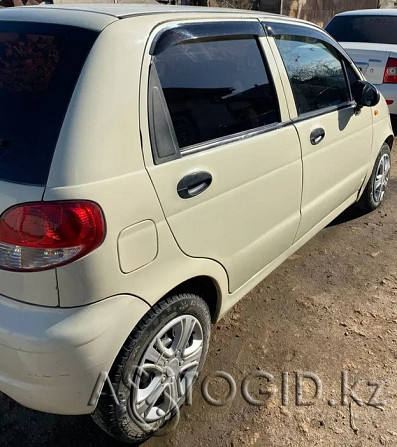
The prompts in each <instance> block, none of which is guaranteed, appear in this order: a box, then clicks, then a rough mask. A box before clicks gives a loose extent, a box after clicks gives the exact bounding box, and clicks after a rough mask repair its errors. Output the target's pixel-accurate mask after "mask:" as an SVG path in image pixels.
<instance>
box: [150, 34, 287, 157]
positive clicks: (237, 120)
mask: <svg viewBox="0 0 397 447" xmlns="http://www.w3.org/2000/svg"><path fill="white" fill-rule="evenodd" d="M153 63H154V67H155V69H156V73H157V76H158V79H159V82H160V85H161V89H162V92H163V95H164V98H165V102H166V105H167V108H168V111H169V115H170V118H171V121H172V126H173V129H174V131H175V136H176V140H177V143H178V146H179V148H180V149H183V148H186V147H189V146H193V145H197V144H199V143H203V142H207V141H211V140H214V139H218V138H222V137H226V136H229V135H233V134H238V133H240V132H244V131H247V130H250V129H256V128H260V127H261V126H266V125H269V124H273V123H276V122H278V121H279V109H278V102H277V99H276V94H275V91H274V88H273V85H272V83H271V82H270V80H269V77H268V75H267V72H266V68H265V64H264V61H263V58H262V55H261V52H260V50H259V47H258V43H257V41H256V39H255V38H254V37H247V36H241V37H232V38H230V37H229V38H227V39H221V38H219V39H215V40H209V39H202V40H200V39H199V40H196V41H195V40H190V41H185V42H181V43H178V44H177V45H174V46H170V47H168V48H166V49H165V50H164V51H162V52H161V53H160V54H157V55H155V56H153Z"/></svg>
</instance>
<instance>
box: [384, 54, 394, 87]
mask: <svg viewBox="0 0 397 447" xmlns="http://www.w3.org/2000/svg"><path fill="white" fill-rule="evenodd" d="M383 83H384V84H397V59H396V58H394V57H389V60H388V61H387V64H386V68H385V74H384V75H383Z"/></svg>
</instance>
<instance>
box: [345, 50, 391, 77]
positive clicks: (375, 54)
mask: <svg viewBox="0 0 397 447" xmlns="http://www.w3.org/2000/svg"><path fill="white" fill-rule="evenodd" d="M340 44H341V45H342V47H343V48H344V49H345V50H346V52H347V53H348V54H349V56H350V57H351V58H352V59H353V61H354V63H355V64H356V65H357V67H358V68H359V69H360V70H361V71H362V73H363V75H364V76H365V78H366V79H367V80H368V81H369V82H372V83H373V84H382V82H383V77H384V74H385V69H386V64H387V61H388V60H389V58H391V57H392V58H396V57H397V45H382V47H381V46H380V45H379V44H374V43H357V42H340Z"/></svg>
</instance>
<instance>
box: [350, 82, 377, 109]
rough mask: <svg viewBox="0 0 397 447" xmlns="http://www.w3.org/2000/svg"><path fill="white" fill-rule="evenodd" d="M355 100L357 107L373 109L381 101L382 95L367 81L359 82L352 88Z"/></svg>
mask: <svg viewBox="0 0 397 447" xmlns="http://www.w3.org/2000/svg"><path fill="white" fill-rule="evenodd" d="M352 93H353V99H354V100H355V101H356V103H357V106H358V107H359V108H361V107H373V106H376V104H378V102H379V101H380V93H379V91H378V89H377V88H376V87H375V86H373V85H372V84H371V83H370V82H367V81H361V80H360V81H357V83H356V84H355V85H354V86H353V87H352Z"/></svg>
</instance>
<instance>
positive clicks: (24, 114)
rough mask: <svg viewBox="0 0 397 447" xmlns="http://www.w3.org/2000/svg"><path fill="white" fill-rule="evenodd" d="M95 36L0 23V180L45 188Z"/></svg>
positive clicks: (38, 25)
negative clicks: (69, 106) (70, 105)
mask: <svg viewBox="0 0 397 447" xmlns="http://www.w3.org/2000/svg"><path fill="white" fill-rule="evenodd" d="M96 36H97V33H95V32H93V31H90V30H85V29H81V28H75V27H70V26H64V25H54V24H47V23H29V22H19V23H16V22H1V28H0V180H6V181H12V182H17V183H25V184H32V185H45V184H46V182H47V178H48V173H49V169H50V165H51V160H52V156H53V153H54V149H55V146H56V142H57V139H58V136H59V132H60V129H61V126H62V122H63V119H64V116H65V113H66V110H67V107H68V104H69V101H70V98H71V95H72V93H73V90H74V86H75V84H76V81H77V78H78V76H79V74H80V71H81V68H82V66H83V63H84V61H85V59H86V57H87V54H88V52H89V50H90V48H91V47H92V45H93V43H94V41H95V38H96Z"/></svg>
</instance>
